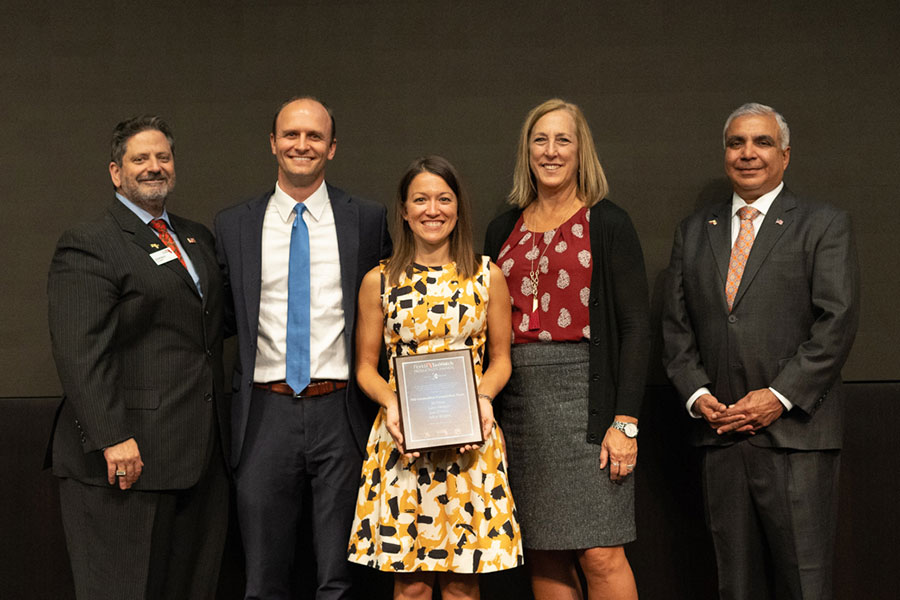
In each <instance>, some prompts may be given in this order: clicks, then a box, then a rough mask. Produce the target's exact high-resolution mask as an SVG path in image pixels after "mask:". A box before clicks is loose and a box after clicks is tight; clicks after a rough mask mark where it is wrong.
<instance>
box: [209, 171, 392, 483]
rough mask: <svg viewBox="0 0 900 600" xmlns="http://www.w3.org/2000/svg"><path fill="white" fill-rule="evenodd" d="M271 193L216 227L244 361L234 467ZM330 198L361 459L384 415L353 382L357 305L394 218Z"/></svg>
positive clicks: (359, 202)
mask: <svg viewBox="0 0 900 600" xmlns="http://www.w3.org/2000/svg"><path fill="white" fill-rule="evenodd" d="M272 192H273V190H269V191H268V192H266V193H265V194H262V195H261V196H257V197H256V198H253V199H252V200H250V201H249V202H244V203H241V204H238V205H237V206H233V207H231V208H228V209H225V210H223V211H222V212H220V213H219V214H218V215H216V219H215V231H216V237H217V248H216V250H217V253H218V258H219V265H220V267H221V269H222V272H223V274H224V276H225V279H226V281H225V285H226V296H227V297H228V298H227V300H228V306H227V308H226V328H227V331H228V333H229V334H235V333H236V334H237V336H238V360H237V363H236V364H235V368H234V374H233V376H232V393H233V397H232V404H231V408H232V411H231V416H232V446H231V447H232V455H231V464H232V466H233V467H237V465H238V463H239V462H240V458H241V451H242V450H243V445H244V433H245V431H246V428H247V418H248V415H249V413H250V397H251V392H252V389H253V373H254V369H255V365H256V337H257V333H258V331H259V301H260V269H261V266H262V226H263V217H264V216H265V213H266V206H268V203H269V197H270V196H271V195H272ZM328 197H329V198H330V199H331V208H332V210H333V211H334V223H335V228H336V229H337V238H338V252H339V253H340V264H341V282H342V286H343V289H342V291H343V296H344V298H343V305H344V319H345V327H344V342H345V347H346V349H347V361H348V364H349V365H350V384H349V385H348V386H347V388H346V396H345V397H346V406H347V420H348V423H349V425H350V427H351V428H352V430H353V434H354V437H355V438H356V441H357V445H358V450H359V452H360V455H362V453H363V452H364V451H365V447H366V446H365V445H366V439H367V438H368V436H369V430H370V428H371V426H372V421H373V419H374V414H375V410H376V408H377V407H376V405H375V403H374V402H372V401H370V400H369V399H368V398H366V397H365V396H364V395H363V393H362V392H361V391H360V390H359V388H358V387H357V386H356V383H355V381H354V377H353V364H354V361H353V357H354V356H355V354H356V352H355V349H356V340H355V336H354V329H355V324H356V301H357V295H358V294H359V285H360V283H361V282H362V278H363V276H364V275H365V274H366V273H367V272H368V271H369V269H371V268H373V267H374V266H376V265H377V264H378V261H379V260H381V259H382V258H386V257H388V256H390V253H391V238H390V236H389V235H388V230H387V217H386V214H387V211H386V210H385V208H384V206H382V205H381V204H378V203H375V202H370V201H368V200H363V199H361V198H358V197H355V196H351V195H350V194H348V193H347V192H344V191H343V190H339V189H338V188H335V187H332V186H331V185H328ZM312 285H313V286H315V282H312Z"/></svg>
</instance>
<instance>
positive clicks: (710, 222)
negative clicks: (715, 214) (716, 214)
mask: <svg viewBox="0 0 900 600" xmlns="http://www.w3.org/2000/svg"><path fill="white" fill-rule="evenodd" d="M709 224H710V225H718V224H719V222H718V221H716V220H715V219H710V220H709Z"/></svg>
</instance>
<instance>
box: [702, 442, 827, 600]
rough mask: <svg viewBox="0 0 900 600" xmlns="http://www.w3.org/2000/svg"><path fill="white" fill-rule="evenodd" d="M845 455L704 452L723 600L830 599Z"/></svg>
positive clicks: (741, 448) (747, 447)
mask: <svg viewBox="0 0 900 600" xmlns="http://www.w3.org/2000/svg"><path fill="white" fill-rule="evenodd" d="M839 467H840V453H839V451H837V450H829V451H798V450H785V449H779V448H760V447H757V446H754V445H752V444H750V442H749V441H747V440H743V441H741V442H738V443H736V444H733V445H731V446H725V447H721V448H718V447H716V448H712V447H711V448H706V452H705V454H704V458H703V496H704V501H705V503H706V516H707V520H708V522H709V527H710V530H711V532H712V537H713V544H714V546H715V550H716V562H717V564H718V573H719V595H720V597H721V598H722V599H723V600H738V599H741V600H742V599H748V600H749V599H753V600H760V599H765V598H777V599H779V600H781V599H791V600H795V599H796V600H800V599H804V600H829V599H830V598H831V597H832V567H833V559H834V539H835V527H836V523H837V480H838V470H839Z"/></svg>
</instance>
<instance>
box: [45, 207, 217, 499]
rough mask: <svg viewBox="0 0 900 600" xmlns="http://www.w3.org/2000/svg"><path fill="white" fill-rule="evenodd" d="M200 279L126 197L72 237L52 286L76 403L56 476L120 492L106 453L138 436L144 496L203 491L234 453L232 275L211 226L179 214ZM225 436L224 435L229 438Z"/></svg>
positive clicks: (56, 329)
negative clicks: (226, 322) (156, 255)
mask: <svg viewBox="0 0 900 600" xmlns="http://www.w3.org/2000/svg"><path fill="white" fill-rule="evenodd" d="M169 217H170V220H171V222H172V225H173V227H174V230H175V232H176V234H177V235H178V237H179V239H180V241H181V243H182V246H183V247H184V249H185V251H186V253H187V254H188V256H189V257H190V259H191V261H192V262H193V264H194V267H195V269H196V271H197V274H198V276H199V279H200V285H201V288H202V290H203V295H202V297H201V295H200V294H199V293H198V291H197V288H196V286H195V285H194V282H193V280H192V279H191V276H190V274H189V273H188V272H187V270H186V269H185V268H184V267H183V266H182V265H181V263H180V262H179V261H177V260H173V261H170V262H168V263H165V264H163V265H157V264H156V263H155V262H154V261H153V260H152V259H151V258H150V256H149V255H150V254H151V253H153V252H155V251H157V250H159V249H161V248H163V247H164V246H162V244H161V242H160V241H159V238H158V237H157V236H156V235H155V234H154V232H153V231H152V230H151V229H150V227H148V226H147V225H145V224H144V223H143V222H142V221H141V220H140V219H139V218H138V217H137V216H136V215H134V213H132V212H131V211H130V210H129V209H128V208H127V207H126V206H125V205H123V204H122V203H121V202H119V201H115V202H114V203H113V205H112V206H111V207H110V208H109V209H108V211H107V212H106V213H105V214H104V215H103V216H102V218H101V219H99V220H98V221H97V222H94V223H88V224H83V225H79V226H76V227H74V228H73V229H70V230H69V231H67V232H65V233H64V234H63V235H62V237H61V238H60V240H59V242H58V244H57V247H56V252H55V254H54V256H53V261H52V263H51V265H50V275H49V281H48V286H47V292H48V296H49V309H50V310H49V317H50V334H51V338H52V345H53V356H54V359H55V360H56V366H57V371H58V373H59V378H60V381H61V382H62V386H63V392H64V398H63V401H62V404H61V406H60V409H59V411H58V413H57V418H56V422H55V424H54V431H53V434H52V436H51V446H52V466H53V473H54V474H55V475H57V476H60V477H72V478H75V479H77V480H79V481H82V482H83V483H88V484H94V485H104V486H105V485H108V483H107V481H106V462H105V460H104V458H103V453H102V449H103V448H105V447H107V446H111V445H113V444H116V443H119V442H122V441H124V440H126V439H128V438H131V437H133V438H135V440H136V441H137V443H138V448H139V450H140V452H141V458H142V460H143V461H144V470H143V474H142V475H141V477H140V479H138V481H137V483H136V484H135V486H134V489H138V490H159V489H185V488H188V487H190V486H192V485H193V484H194V483H195V482H196V481H197V480H198V479H199V477H200V475H201V474H202V473H203V471H204V469H205V467H206V465H207V464H208V463H209V461H210V459H211V458H212V454H213V451H214V448H215V441H216V438H220V439H221V443H222V445H223V446H225V447H224V448H223V450H225V451H226V452H227V443H228V439H229V436H228V435H227V432H228V422H227V416H228V410H227V407H226V406H223V400H222V391H223V388H222V382H223V373H222V320H223V304H222V298H223V290H222V277H221V274H220V272H219V269H218V265H217V263H216V259H215V242H214V239H213V236H212V234H211V233H210V232H209V230H208V229H207V228H206V227H204V226H203V225H200V224H199V223H194V222H192V221H188V220H185V219H182V218H179V217H177V216H175V215H171V214H170V215H169ZM223 434H224V435H223Z"/></svg>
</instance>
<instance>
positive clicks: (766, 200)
mask: <svg viewBox="0 0 900 600" xmlns="http://www.w3.org/2000/svg"><path fill="white" fill-rule="evenodd" d="M783 187H784V182H783V181H782V182H781V183H779V184H778V186H777V187H776V188H775V189H774V190H772V191H771V192H769V193H767V194H763V195H762V196H760V197H759V198H757V199H756V201H754V202H753V203H752V204H747V202H745V201H744V199H743V198H741V197H740V196H738V195H737V192H734V193H733V194H732V196H731V245H732V246H734V243H735V242H736V241H737V238H738V234H739V233H740V232H741V218H740V217H739V216H738V211H739V210H740V209H742V208H743V207H745V206H752V207H753V208H755V209H756V210H758V211H759V215H757V217H756V218H755V219H753V237H754V239H755V238H756V235H757V234H758V233H759V228H760V227H762V224H763V221H764V220H765V219H766V213H768V212H769V209H770V208H771V207H772V202H774V201H775V198H777V197H778V194H780V193H781V189H782V188H783ZM750 252H753V249H752V248H751V249H750ZM769 390H770V391H771V392H772V393H773V394H775V397H776V398H778V400H779V401H780V402H781V403H782V404H783V405H784V410H785V411H789V410H791V409H792V408H793V407H794V405H793V404H791V402H790V400H788V399H787V398H785V397H784V396H782V395H781V393H780V392H779V391H778V390H775V389H773V388H769ZM748 391H750V390H748ZM703 394H710V395H712V392H710V391H709V388H706V387H702V388H700V389H699V390H697V391H696V392H694V393H693V394H691V397H690V398H688V400H687V402H685V406H686V407H687V410H688V413H689V414H690V415H691V416H692V417H694V418H695V419H699V418H700V415H698V414H696V413H695V412H694V411H693V410H691V409H692V408H694V402H696V401H697V398H699V397H700V396H702V395H703Z"/></svg>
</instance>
